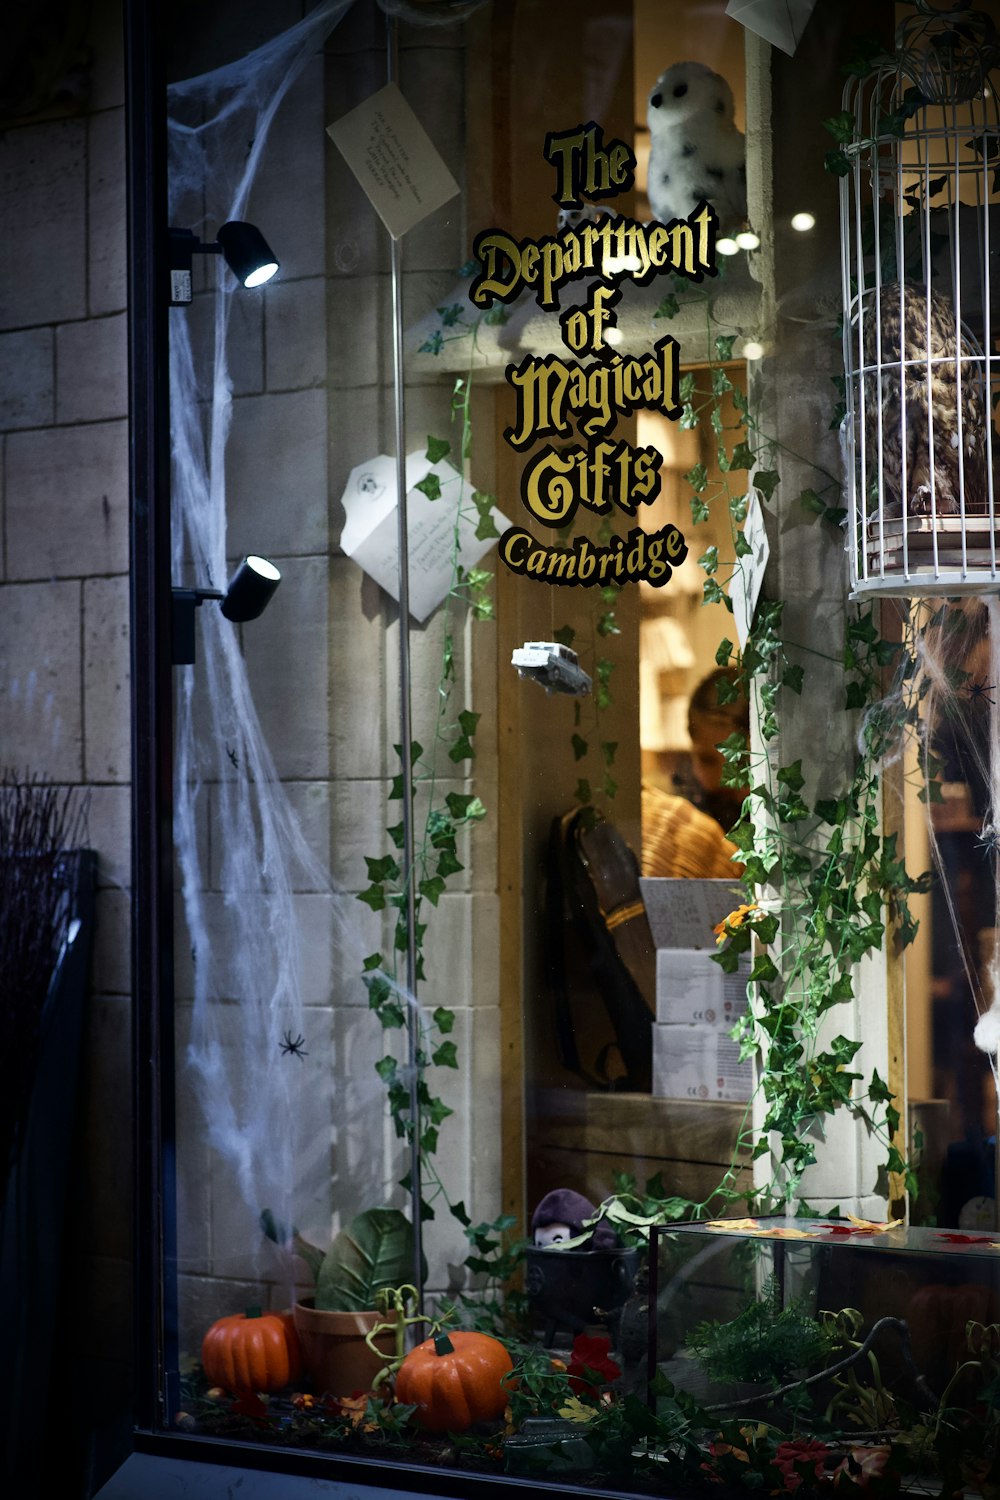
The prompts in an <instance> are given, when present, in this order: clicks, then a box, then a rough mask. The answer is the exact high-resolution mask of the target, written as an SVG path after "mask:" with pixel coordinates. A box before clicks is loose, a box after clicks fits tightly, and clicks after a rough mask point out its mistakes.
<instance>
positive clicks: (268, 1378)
mask: <svg viewBox="0 0 1000 1500" xmlns="http://www.w3.org/2000/svg"><path fill="white" fill-rule="evenodd" d="M201 1363H202V1367H203V1369H204V1371H205V1375H206V1377H207V1379H209V1380H210V1381H211V1382H212V1384H213V1385H221V1386H222V1388H223V1389H224V1390H227V1391H233V1392H235V1391H279V1390H281V1388H282V1386H286V1385H289V1384H290V1383H291V1381H293V1380H297V1379H298V1377H299V1374H300V1372H301V1369H302V1359H301V1355H300V1353H299V1340H298V1335H297V1334H296V1332H295V1326H294V1324H293V1323H292V1319H291V1317H290V1316H289V1315H288V1314H282V1313H262V1312H261V1310H260V1308H259V1307H248V1308H247V1310H246V1312H245V1313H233V1314H232V1315H231V1316H230V1317H228V1318H219V1320H218V1322H216V1323H213V1324H212V1326H211V1328H210V1329H209V1330H208V1332H207V1333H206V1335H205V1337H204V1339H203V1340H202V1345H201Z"/></svg>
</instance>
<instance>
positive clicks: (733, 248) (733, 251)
mask: <svg viewBox="0 0 1000 1500" xmlns="http://www.w3.org/2000/svg"><path fill="white" fill-rule="evenodd" d="M715 249H716V251H717V253H718V254H719V255H739V253H740V247H739V245H738V244H737V243H736V241H735V240H732V239H730V238H729V236H728V235H723V237H722V239H721V240H716V242H715Z"/></svg>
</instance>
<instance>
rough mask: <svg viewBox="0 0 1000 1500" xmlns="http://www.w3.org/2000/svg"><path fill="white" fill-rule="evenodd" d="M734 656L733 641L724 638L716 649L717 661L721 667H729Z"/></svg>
mask: <svg viewBox="0 0 1000 1500" xmlns="http://www.w3.org/2000/svg"><path fill="white" fill-rule="evenodd" d="M732 654H733V643H732V641H729V640H726V639H725V638H723V639H722V640H721V641H720V642H719V644H718V646H716V648H715V660H716V662H717V663H718V665H719V666H720V667H728V665H729V658H730V657H731V656H732Z"/></svg>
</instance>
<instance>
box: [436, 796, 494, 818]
mask: <svg viewBox="0 0 1000 1500" xmlns="http://www.w3.org/2000/svg"><path fill="white" fill-rule="evenodd" d="M444 800H445V801H446V802H447V804H448V811H449V812H450V813H451V815H452V817H453V818H454V819H455V821H456V823H463V822H464V823H471V822H473V821H475V820H477V819H479V818H485V816H486V808H485V807H484V806H483V804H482V802H480V800H479V798H478V797H476V796H475V795H473V794H472V793H470V792H449V793H448V795H447V796H446V797H445V799H444Z"/></svg>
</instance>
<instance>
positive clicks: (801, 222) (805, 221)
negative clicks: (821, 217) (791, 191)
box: [792, 213, 816, 234]
mask: <svg viewBox="0 0 1000 1500" xmlns="http://www.w3.org/2000/svg"><path fill="white" fill-rule="evenodd" d="M792 228H793V229H797V230H798V231H799V233H800V234H805V232H806V230H808V229H815V228H816V217H815V215H814V214H809V213H801V214H792Z"/></svg>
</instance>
